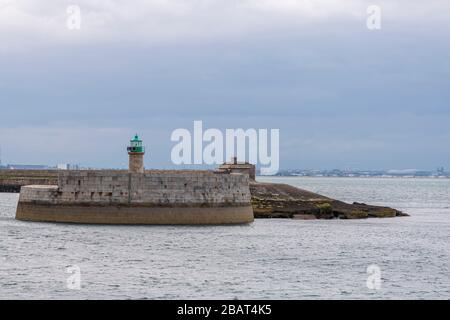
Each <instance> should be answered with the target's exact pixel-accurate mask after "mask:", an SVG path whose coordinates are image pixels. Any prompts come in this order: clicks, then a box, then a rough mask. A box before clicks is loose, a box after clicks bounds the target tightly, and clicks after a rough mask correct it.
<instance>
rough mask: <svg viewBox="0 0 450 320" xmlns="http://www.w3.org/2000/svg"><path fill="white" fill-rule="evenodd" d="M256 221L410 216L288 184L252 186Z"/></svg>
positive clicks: (386, 208)
mask: <svg viewBox="0 0 450 320" xmlns="http://www.w3.org/2000/svg"><path fill="white" fill-rule="evenodd" d="M250 193H251V195H252V206H253V212H254V215H255V218H293V219H302V220H305V219H308V220H310V219H335V218H339V219H364V218H390V217H399V216H407V214H405V213H403V212H401V211H398V210H396V209H392V208H388V207H379V206H371V205H367V204H364V203H356V202H355V203H353V204H348V203H345V202H342V201H338V200H334V199H331V198H328V197H325V196H322V195H319V194H316V193H313V192H310V191H306V190H303V189H299V188H296V187H293V186H290V185H287V184H278V183H259V182H252V183H250Z"/></svg>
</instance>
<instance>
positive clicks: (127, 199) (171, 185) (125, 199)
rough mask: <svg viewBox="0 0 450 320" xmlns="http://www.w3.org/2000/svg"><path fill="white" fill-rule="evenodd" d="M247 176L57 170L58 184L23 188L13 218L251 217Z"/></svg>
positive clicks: (164, 221) (189, 221)
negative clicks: (58, 171)
mask: <svg viewBox="0 0 450 320" xmlns="http://www.w3.org/2000/svg"><path fill="white" fill-rule="evenodd" d="M250 198H251V195H250V190H249V182H248V176H247V175H241V174H223V173H216V172H210V171H180V172H177V171H153V172H147V173H144V174H140V173H124V172H114V171H66V172H60V174H59V177H58V186H25V187H22V189H21V193H20V198H19V204H18V206H17V211H16V219H18V220H24V221H41V222H70V223H89V224H155V225H174V224H180V225H202V224H241V223H250V222H252V221H253V219H254V217H253V209H252V206H251V202H250Z"/></svg>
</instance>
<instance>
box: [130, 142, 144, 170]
mask: <svg viewBox="0 0 450 320" xmlns="http://www.w3.org/2000/svg"><path fill="white" fill-rule="evenodd" d="M127 151H128V155H129V169H128V170H129V171H130V172H131V173H144V154H145V147H144V146H143V145H142V140H141V139H139V136H138V135H137V134H136V135H135V136H134V138H133V139H131V140H130V146H129V147H128V148H127Z"/></svg>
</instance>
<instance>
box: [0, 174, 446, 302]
mask: <svg viewBox="0 0 450 320" xmlns="http://www.w3.org/2000/svg"><path fill="white" fill-rule="evenodd" d="M259 180H260V181H268V182H278V183H288V184H291V185H294V186H297V187H301V188H304V189H307V190H311V191H314V192H318V193H321V194H324V195H326V196H330V197H332V198H336V199H339V200H343V201H347V202H353V201H357V202H364V203H367V204H376V205H385V206H391V207H394V208H396V209H399V210H402V211H404V212H406V213H408V214H410V217H401V218H387V219H366V220H313V221H302V220H289V219H269V220H256V221H255V222H254V223H251V224H248V225H239V226H108V225H76V224H58V223H36V222H22V221H16V220H14V214H15V210H16V206H17V201H18V194H0V299H361V298H363V299H449V298H450V179H406V178H405V179H403V178H386V179H385V178H302V177H292V178H291V177H273V178H264V179H262V178H259ZM368 268H369V269H368ZM374 270H375V271H376V272H375V273H374ZM368 271H369V272H368ZM373 277H378V282H373V281H372V280H373ZM374 283H377V284H378V285H375V286H374V285H373V284H374Z"/></svg>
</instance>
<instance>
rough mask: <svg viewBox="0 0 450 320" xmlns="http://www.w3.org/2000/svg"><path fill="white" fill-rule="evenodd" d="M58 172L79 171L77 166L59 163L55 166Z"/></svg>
mask: <svg viewBox="0 0 450 320" xmlns="http://www.w3.org/2000/svg"><path fill="white" fill-rule="evenodd" d="M56 168H57V169H58V170H80V166H79V165H78V164H70V163H60V164H58V165H57V166H56Z"/></svg>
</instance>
